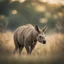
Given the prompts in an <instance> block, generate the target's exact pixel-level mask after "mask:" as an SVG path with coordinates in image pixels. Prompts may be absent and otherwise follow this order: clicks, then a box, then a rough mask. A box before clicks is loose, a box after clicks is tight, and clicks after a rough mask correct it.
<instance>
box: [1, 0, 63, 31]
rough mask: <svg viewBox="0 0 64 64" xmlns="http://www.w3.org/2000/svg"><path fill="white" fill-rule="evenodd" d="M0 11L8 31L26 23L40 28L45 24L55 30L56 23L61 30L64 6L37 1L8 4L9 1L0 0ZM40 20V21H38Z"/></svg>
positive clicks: (27, 0)
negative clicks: (6, 21) (4, 17)
mask: <svg viewBox="0 0 64 64" xmlns="http://www.w3.org/2000/svg"><path fill="white" fill-rule="evenodd" d="M0 9H1V10H0V15H1V14H2V15H5V16H6V17H7V18H8V21H9V24H8V28H9V29H16V28H17V27H19V26H21V25H23V24H26V23H31V24H33V25H35V24H38V25H39V26H40V27H43V26H44V25H46V24H47V25H48V27H49V29H54V28H57V26H56V25H57V23H58V22H60V25H62V28H63V23H64V22H63V21H64V20H63V19H64V15H63V13H64V6H63V5H60V4H58V5H56V4H48V3H43V2H40V1H39V0H37V1H32V0H26V1H25V2H23V3H20V2H19V1H14V2H11V3H10V0H6V1H5V0H2V1H0ZM41 18H42V20H40V19H41ZM43 18H44V19H43ZM62 30H63V29H62Z"/></svg>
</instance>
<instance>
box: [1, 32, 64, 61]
mask: <svg viewBox="0 0 64 64" xmlns="http://www.w3.org/2000/svg"><path fill="white" fill-rule="evenodd" d="M45 38H46V41H47V42H46V44H41V43H39V42H37V45H36V46H35V48H34V50H33V51H32V54H31V55H30V56H28V55H27V52H26V50H25V48H24V49H23V51H22V53H21V56H20V58H23V59H24V60H26V58H28V59H29V60H30V58H32V60H35V59H37V60H38V59H39V60H40V59H41V58H42V59H43V60H45V59H48V60H49V59H52V58H53V59H57V58H60V59H64V56H63V54H64V34H62V33H52V34H47V35H46V37H45ZM14 48H15V46H14V41H13V32H11V31H7V32H5V33H0V57H1V58H2V57H3V58H4V59H5V56H7V55H8V57H7V58H10V60H12V59H11V58H13V57H14V59H19V56H18V54H16V55H13V54H12V53H13V50H14ZM42 59H41V60H42ZM10 60H9V61H10ZM14 61H15V60H14Z"/></svg>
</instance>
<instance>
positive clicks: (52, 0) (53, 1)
mask: <svg viewBox="0 0 64 64" xmlns="http://www.w3.org/2000/svg"><path fill="white" fill-rule="evenodd" d="M11 1H17V0H11ZM18 1H20V2H21V3H22V2H24V1H25V0H18ZM33 1H35V0H33ZM40 1H41V2H48V3H50V4H59V3H60V4H63V5H64V0H40Z"/></svg>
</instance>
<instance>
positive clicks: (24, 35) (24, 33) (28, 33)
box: [14, 24, 35, 44]
mask: <svg viewBox="0 0 64 64" xmlns="http://www.w3.org/2000/svg"><path fill="white" fill-rule="evenodd" d="M34 31H35V28H34V27H33V26H32V25H31V24H26V25H24V26H21V27H19V28H17V29H16V31H15V33H14V36H15V38H16V40H18V42H19V43H20V44H22V43H23V42H24V41H31V40H33V38H34V35H35V34H34V35H33V33H34Z"/></svg>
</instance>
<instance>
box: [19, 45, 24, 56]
mask: <svg viewBox="0 0 64 64" xmlns="http://www.w3.org/2000/svg"><path fill="white" fill-rule="evenodd" d="M23 47H24V45H21V46H19V55H20V54H21V52H22V49H23Z"/></svg>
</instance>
